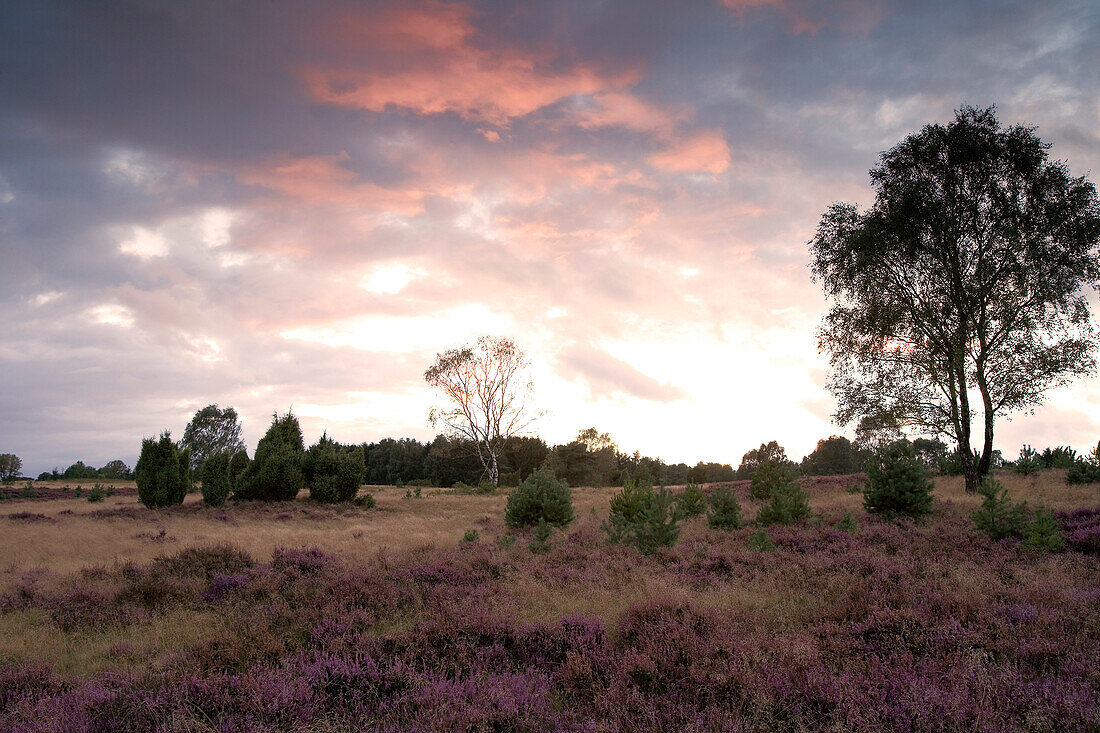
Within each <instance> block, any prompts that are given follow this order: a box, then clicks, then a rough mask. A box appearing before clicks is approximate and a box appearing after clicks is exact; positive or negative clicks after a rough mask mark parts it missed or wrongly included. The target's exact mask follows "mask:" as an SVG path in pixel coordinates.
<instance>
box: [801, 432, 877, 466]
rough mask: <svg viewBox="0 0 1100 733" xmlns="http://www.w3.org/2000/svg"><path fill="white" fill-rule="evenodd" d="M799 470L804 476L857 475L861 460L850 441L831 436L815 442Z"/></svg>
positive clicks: (861, 464)
mask: <svg viewBox="0 0 1100 733" xmlns="http://www.w3.org/2000/svg"><path fill="white" fill-rule="evenodd" d="M801 468H802V473H803V475H805V476H835V475H839V474H847V473H858V472H859V471H860V470H861V469H862V468H863V460H862V457H861V455H860V452H859V451H858V450H856V448H855V447H854V446H853V445H852V442H851V441H850V440H848V439H847V438H845V437H843V436H840V435H832V436H829V437H828V438H825V439H824V440H819V441H817V447H816V448H814V451H813V453H811V454H810V455H808V456H806V457H805V458H803V459H802V465H801Z"/></svg>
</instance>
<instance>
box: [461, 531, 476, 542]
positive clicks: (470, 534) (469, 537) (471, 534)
mask: <svg viewBox="0 0 1100 733" xmlns="http://www.w3.org/2000/svg"><path fill="white" fill-rule="evenodd" d="M477 540H478V535H477V530H476V529H468V530H466V534H464V535H462V541H463V542H477Z"/></svg>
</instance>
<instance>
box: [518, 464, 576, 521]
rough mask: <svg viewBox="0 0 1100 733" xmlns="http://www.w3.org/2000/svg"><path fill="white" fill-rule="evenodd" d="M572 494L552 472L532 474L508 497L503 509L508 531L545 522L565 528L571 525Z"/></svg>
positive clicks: (567, 485)
mask: <svg viewBox="0 0 1100 733" xmlns="http://www.w3.org/2000/svg"><path fill="white" fill-rule="evenodd" d="M573 517H574V514H573V494H572V492H571V491H570V490H569V484H567V483H566V482H565V481H563V480H562V479H559V478H558V477H557V476H555V475H554V472H553V471H549V470H545V469H544V470H541V471H535V472H534V473H532V474H531V475H530V476H528V477H527V478H526V479H524V480H523V483H521V484H520V485H519V486H518V487H517V488H516V489H515V490H514V491H512V493H511V494H509V495H508V504H507V505H506V506H505V509H504V521H505V523H506V524H507V525H508V526H509V527H529V526H534V525H537V524H538V523H539V522H542V521H545V522H547V523H548V524H551V525H554V526H556V527H564V526H566V525H567V524H569V523H570V522H572V521H573Z"/></svg>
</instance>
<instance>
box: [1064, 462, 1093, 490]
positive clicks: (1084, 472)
mask: <svg viewBox="0 0 1100 733" xmlns="http://www.w3.org/2000/svg"><path fill="white" fill-rule="evenodd" d="M1097 482H1100V463H1096V462H1094V461H1086V460H1084V459H1081V458H1079V459H1077V460H1076V461H1074V463H1073V466H1072V467H1071V468H1070V469H1069V471H1067V472H1066V483H1067V484H1094V483H1097Z"/></svg>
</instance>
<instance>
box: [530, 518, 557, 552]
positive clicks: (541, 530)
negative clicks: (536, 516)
mask: <svg viewBox="0 0 1100 733" xmlns="http://www.w3.org/2000/svg"><path fill="white" fill-rule="evenodd" d="M553 534H554V525H552V524H550V523H549V522H547V521H546V520H545V519H540V520H539V523H538V524H536V525H535V531H534V535H535V538H534V539H533V540H531V541H530V542H528V543H527V549H528V550H530V551H531V552H532V553H534V554H536V555H545V554H546V553H547V552H550V537H551V535H553Z"/></svg>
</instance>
